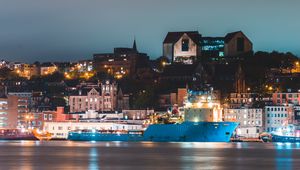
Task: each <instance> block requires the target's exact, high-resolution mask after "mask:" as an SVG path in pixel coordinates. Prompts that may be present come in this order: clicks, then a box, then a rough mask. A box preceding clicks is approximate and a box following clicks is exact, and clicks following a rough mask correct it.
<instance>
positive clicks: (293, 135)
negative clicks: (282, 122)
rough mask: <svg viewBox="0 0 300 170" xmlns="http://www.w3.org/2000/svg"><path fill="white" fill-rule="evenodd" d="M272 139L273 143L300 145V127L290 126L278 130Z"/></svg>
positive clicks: (272, 135)
mask: <svg viewBox="0 0 300 170" xmlns="http://www.w3.org/2000/svg"><path fill="white" fill-rule="evenodd" d="M271 139H272V140H271V141H272V142H282V143H300V127H299V125H293V124H289V125H288V126H287V127H285V128H278V130H277V131H275V132H273V133H272V134H271Z"/></svg>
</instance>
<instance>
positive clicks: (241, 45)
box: [236, 37, 245, 51]
mask: <svg viewBox="0 0 300 170" xmlns="http://www.w3.org/2000/svg"><path fill="white" fill-rule="evenodd" d="M236 45H237V51H244V48H245V45H244V38H242V37H240V38H238V39H237V43H236Z"/></svg>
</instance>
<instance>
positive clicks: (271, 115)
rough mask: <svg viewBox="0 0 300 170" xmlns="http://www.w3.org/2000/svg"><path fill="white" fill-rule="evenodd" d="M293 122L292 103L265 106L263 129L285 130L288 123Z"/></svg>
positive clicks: (270, 130) (268, 130) (267, 130)
mask: <svg viewBox="0 0 300 170" xmlns="http://www.w3.org/2000/svg"><path fill="white" fill-rule="evenodd" d="M293 123H295V115H294V111H293V106H292V105H273V106H265V121H264V126H265V131H266V132H278V131H282V130H287V128H288V125H289V124H293Z"/></svg>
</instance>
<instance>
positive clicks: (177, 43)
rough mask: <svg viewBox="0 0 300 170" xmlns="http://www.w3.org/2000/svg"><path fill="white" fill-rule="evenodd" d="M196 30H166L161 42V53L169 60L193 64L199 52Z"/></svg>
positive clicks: (198, 37)
mask: <svg viewBox="0 0 300 170" xmlns="http://www.w3.org/2000/svg"><path fill="white" fill-rule="evenodd" d="M200 40H201V34H199V32H198V31H187V32H168V34H167V36H166V37H165V40H164V42H163V55H164V56H165V57H167V58H168V59H169V61H171V62H177V63H185V64H193V63H194V62H195V61H196V60H197V58H198V57H199V56H200V54H201V47H200Z"/></svg>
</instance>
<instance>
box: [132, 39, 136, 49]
mask: <svg viewBox="0 0 300 170" xmlns="http://www.w3.org/2000/svg"><path fill="white" fill-rule="evenodd" d="M132 49H133V50H134V51H137V48H136V41H135V37H134V41H133V46H132Z"/></svg>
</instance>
